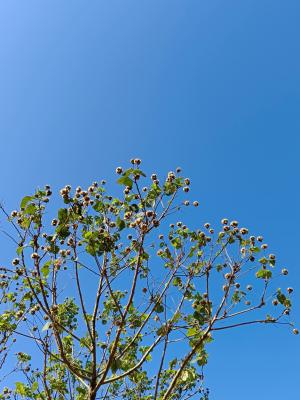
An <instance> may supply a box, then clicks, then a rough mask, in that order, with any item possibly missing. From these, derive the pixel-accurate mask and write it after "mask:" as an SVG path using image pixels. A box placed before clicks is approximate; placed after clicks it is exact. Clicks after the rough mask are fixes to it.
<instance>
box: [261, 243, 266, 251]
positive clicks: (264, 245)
mask: <svg viewBox="0 0 300 400" xmlns="http://www.w3.org/2000/svg"><path fill="white" fill-rule="evenodd" d="M260 247H261V249H263V250H266V249H267V248H268V245H267V243H264V244H262V245H261V246H260Z"/></svg>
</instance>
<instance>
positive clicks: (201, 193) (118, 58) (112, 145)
mask: <svg viewBox="0 0 300 400" xmlns="http://www.w3.org/2000/svg"><path fill="white" fill-rule="evenodd" d="M299 20H300V2H299V0H286V1H279V0H243V1H240V0H235V1H233V0H226V1H221V0H218V1H217V0H210V1H207V0H206V1H205V0H184V1H178V0H160V1H157V0H152V1H149V0H148V1H145V0H135V1H132V0H122V1H121V0H119V1H117V0H109V1H101V0H98V1H94V0H89V1H78V0H72V1H71V0H69V1H61V0H51V1H49V0H48V1H47V0H45V1H37V0H26V1H21V0H19V1H15V0H9V1H1V3H0V137H1V147H0V167H1V189H0V199H1V200H2V201H4V202H5V204H6V206H7V208H9V209H13V208H15V207H16V206H18V204H19V199H20V198H21V197H22V196H23V195H25V194H28V193H31V192H32V191H33V189H34V188H36V187H37V186H43V185H44V184H46V183H50V184H51V185H52V186H53V187H54V188H57V189H59V188H60V187H61V186H62V185H65V184H68V183H70V184H71V185H77V184H82V185H84V184H88V183H90V182H91V181H93V180H96V179H101V178H107V179H108V180H111V181H114V180H115V175H114V169H115V167H116V166H118V165H120V164H121V165H125V164H126V162H127V160H128V159H129V158H131V157H132V156H133V157H136V156H138V157H140V158H142V160H143V164H144V166H145V168H146V170H148V171H152V170H153V169H154V170H155V171H157V172H167V171H168V170H170V169H174V168H175V167H176V166H177V165H180V166H182V167H183V169H184V172H185V174H186V175H187V176H189V177H190V178H191V180H192V183H193V193H194V195H195V197H196V198H198V199H199V200H200V204H201V207H199V224H202V223H203V222H206V220H209V221H212V222H214V221H219V220H220V219H221V218H222V217H224V216H225V217H228V218H235V219H238V220H239V221H242V222H243V225H246V226H248V227H249V228H250V229H251V231H252V232H255V233H257V234H260V233H262V234H263V235H264V236H265V238H266V240H267V242H268V243H269V245H270V249H272V251H273V252H276V254H277V256H278V260H279V262H280V264H282V265H284V266H286V267H287V268H289V270H290V274H289V279H288V281H289V283H290V284H291V285H293V286H294V287H295V289H296V288H297V291H296V293H295V296H294V303H295V311H294V319H295V321H297V322H298V325H299V324H300V278H299V269H300V263H299V254H298V253H299V240H300V235H299V224H300V218H299V197H300V196H299V194H300V189H299V171H300V168H299V167H300V165H299V153H300V146H299V145H300V139H299V134H300V131H299V128H300V112H299V111H300V41H299V38H300V24H299ZM1 224H2V221H1ZM1 240H2V245H1V254H0V263H2V264H3V263H6V262H7V260H9V259H10V258H12V255H11V254H10V253H9V250H8V249H9V246H8V245H6V241H5V239H3V237H2V239H1ZM299 343H300V342H299V338H297V337H295V336H293V335H292V334H291V331H290V329H289V328H285V327H274V326H273V327H272V326H271V327H261V326H258V327H256V328H254V327H252V328H248V329H238V330H235V331H225V332H223V333H222V334H221V332H220V333H219V334H218V335H217V337H216V340H215V342H214V343H213V344H211V345H210V348H209V350H210V361H209V366H208V368H207V370H206V377H207V378H206V382H207V385H208V386H209V387H210V389H211V400H229V399H230V400H250V399H251V400H253V399H258V400H260V399H263V400H277V399H278V400H279V399H280V400H281V399H282V398H287V399H294V398H295V397H296V396H297V393H299V375H300V368H299V359H300V344H299Z"/></svg>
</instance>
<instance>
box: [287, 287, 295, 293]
mask: <svg viewBox="0 0 300 400" xmlns="http://www.w3.org/2000/svg"><path fill="white" fill-rule="evenodd" d="M286 290H287V292H288V293H289V294H291V293H293V291H294V289H293V288H291V287H288V288H287V289H286Z"/></svg>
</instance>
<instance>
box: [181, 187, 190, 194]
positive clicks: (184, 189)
mask: <svg viewBox="0 0 300 400" xmlns="http://www.w3.org/2000/svg"><path fill="white" fill-rule="evenodd" d="M182 190H183V191H184V192H185V193H187V192H189V191H190V188H189V187H188V186H185V187H184V188H183V189H182Z"/></svg>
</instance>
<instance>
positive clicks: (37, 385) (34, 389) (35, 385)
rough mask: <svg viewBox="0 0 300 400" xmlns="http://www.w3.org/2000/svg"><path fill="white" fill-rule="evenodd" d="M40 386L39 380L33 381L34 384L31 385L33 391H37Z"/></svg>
mask: <svg viewBox="0 0 300 400" xmlns="http://www.w3.org/2000/svg"><path fill="white" fill-rule="evenodd" d="M38 387H39V384H38V383H37V382H33V384H32V386H31V390H32V391H33V392H35V391H36V390H37V389H38Z"/></svg>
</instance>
